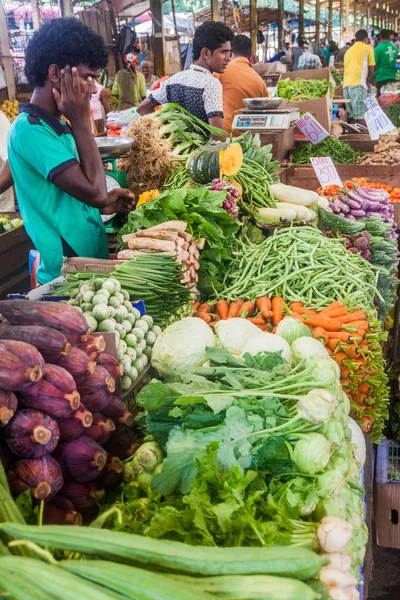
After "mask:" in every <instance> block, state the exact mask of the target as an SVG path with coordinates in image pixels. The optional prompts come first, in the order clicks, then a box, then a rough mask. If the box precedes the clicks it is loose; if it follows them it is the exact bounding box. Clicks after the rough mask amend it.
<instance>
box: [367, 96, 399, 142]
mask: <svg viewBox="0 0 400 600" xmlns="http://www.w3.org/2000/svg"><path fill="white" fill-rule="evenodd" d="M373 100H375V98H373ZM365 103H366V105H367V107H368V110H367V112H366V113H365V115H364V118H365V120H366V122H367V127H368V131H369V135H370V137H371V140H378V139H379V136H380V135H385V133H389V132H390V131H393V129H395V126H394V125H393V123H392V121H391V120H390V119H389V118H388V117H387V115H386V114H385V113H384V112H383V110H382V109H381V107H380V106H379V104H378V103H377V102H376V100H375V103H373V102H372V101H371V100H369V98H367V100H366V101H365Z"/></svg>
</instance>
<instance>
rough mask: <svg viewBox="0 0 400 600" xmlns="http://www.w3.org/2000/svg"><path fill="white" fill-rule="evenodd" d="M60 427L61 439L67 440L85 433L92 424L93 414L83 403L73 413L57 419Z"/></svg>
mask: <svg viewBox="0 0 400 600" xmlns="http://www.w3.org/2000/svg"><path fill="white" fill-rule="evenodd" d="M57 422H58V427H59V429H60V440H61V441H62V442H67V441H69V440H73V439H75V438H78V437H79V436H80V435H82V434H85V432H86V431H87V429H88V427H90V426H91V425H92V422H93V415H92V413H91V412H89V411H88V410H87V409H86V408H85V406H83V404H82V403H81V404H80V406H79V408H77V409H76V410H75V411H74V412H73V413H70V414H69V415H67V416H66V417H63V418H61V419H58V420H57Z"/></svg>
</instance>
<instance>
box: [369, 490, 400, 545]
mask: <svg viewBox="0 0 400 600" xmlns="http://www.w3.org/2000/svg"><path fill="white" fill-rule="evenodd" d="M374 505H375V529H376V543H377V545H378V546H385V547H386V548H397V549H400V520H399V519H400V483H382V484H377V485H376V487H375V499H374Z"/></svg>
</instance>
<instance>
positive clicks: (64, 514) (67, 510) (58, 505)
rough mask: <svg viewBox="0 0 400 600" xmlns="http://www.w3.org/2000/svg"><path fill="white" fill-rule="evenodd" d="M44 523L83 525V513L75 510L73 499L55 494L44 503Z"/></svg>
mask: <svg viewBox="0 0 400 600" xmlns="http://www.w3.org/2000/svg"><path fill="white" fill-rule="evenodd" d="M43 524H44V525H82V515H81V514H80V513H78V512H77V511H76V510H75V507H74V505H73V504H72V502H71V500H68V499H67V498H63V497H62V496H55V497H54V498H53V499H52V500H50V502H46V504H45V505H44V511H43Z"/></svg>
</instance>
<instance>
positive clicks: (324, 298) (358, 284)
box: [218, 226, 380, 308]
mask: <svg viewBox="0 0 400 600" xmlns="http://www.w3.org/2000/svg"><path fill="white" fill-rule="evenodd" d="M232 255H233V257H234V259H233V261H232V262H231V264H230V267H229V270H228V271H227V273H226V277H225V280H224V285H223V287H222V289H221V290H219V292H218V297H219V298H226V299H232V300H233V299H235V298H249V299H255V298H259V297H261V296H265V295H267V296H269V295H270V294H274V295H276V296H282V297H283V298H285V300H286V301H289V302H292V301H301V302H303V303H304V304H306V305H308V306H313V307H315V308H324V307H325V306H328V305H329V304H330V303H331V302H334V301H335V300H340V301H342V302H347V303H350V304H352V305H354V306H358V307H360V308H363V307H371V306H373V304H374V299H375V296H376V295H377V296H378V298H379V297H380V294H379V291H378V290H377V285H376V283H377V275H378V273H374V271H376V269H374V271H373V270H372V269H373V267H371V265H370V264H369V263H367V262H366V261H365V260H363V258H361V256H359V255H356V254H351V253H350V252H348V251H347V250H346V245H345V241H344V240H343V239H330V238H327V237H325V236H324V235H323V233H321V232H320V231H319V230H318V229H316V228H313V227H305V226H302V227H290V228H287V229H280V230H278V229H275V230H274V233H273V235H272V236H271V237H268V238H267V239H266V240H265V241H264V242H262V243H261V244H252V243H251V242H249V241H245V242H244V241H242V240H240V239H239V240H237V242H236V249H235V250H234V251H233V252H232Z"/></svg>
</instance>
